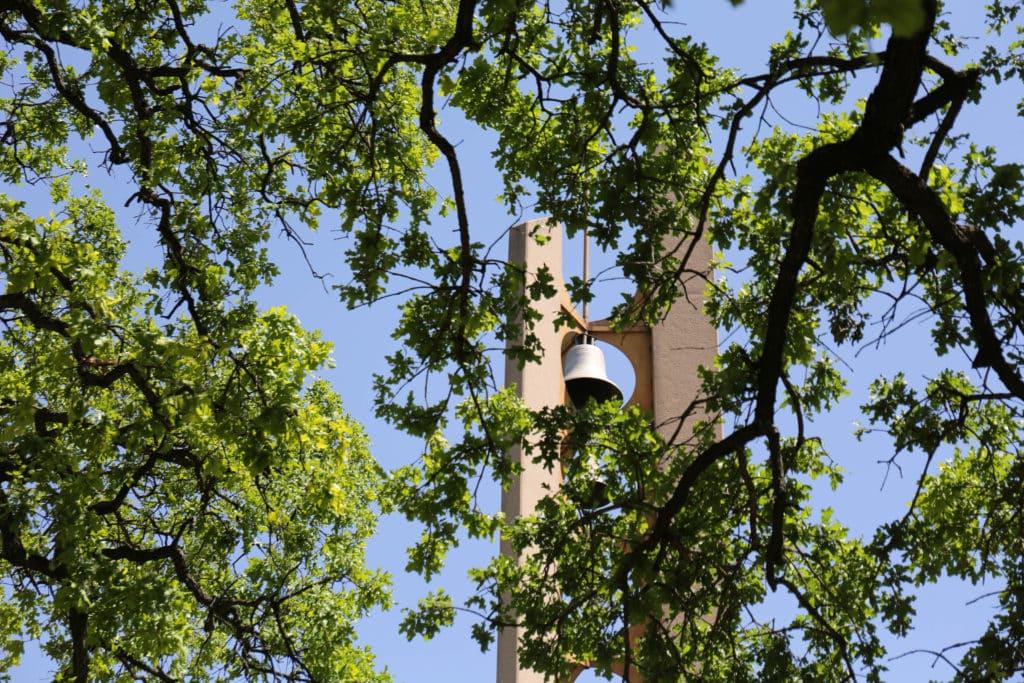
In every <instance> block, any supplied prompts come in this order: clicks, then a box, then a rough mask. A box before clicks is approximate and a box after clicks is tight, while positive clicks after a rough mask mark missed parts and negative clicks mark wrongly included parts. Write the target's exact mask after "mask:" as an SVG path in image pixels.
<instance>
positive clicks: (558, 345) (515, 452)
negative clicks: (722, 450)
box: [498, 219, 718, 683]
mask: <svg viewBox="0 0 1024 683" xmlns="http://www.w3.org/2000/svg"><path fill="white" fill-rule="evenodd" d="M538 234H539V235H541V236H542V237H543V238H545V239H541V240H538V239H536V235H538ZM669 246H675V245H669ZM680 246H681V249H685V248H687V246H688V245H686V244H683V245H680ZM508 256H509V262H510V263H515V264H520V265H522V266H523V268H524V269H525V272H526V284H527V285H529V283H530V280H531V278H532V277H533V276H534V274H535V273H536V272H537V271H538V269H539V268H540V267H541V266H547V268H548V270H549V272H550V274H551V275H552V277H553V278H554V285H555V290H556V293H555V296H553V297H552V298H550V299H544V300H542V301H538V302H536V303H535V304H534V307H535V309H536V311H537V312H538V313H540V314H541V319H540V320H539V321H538V322H537V323H536V326H535V328H534V333H535V334H536V335H537V336H538V338H539V339H540V342H541V345H542V347H543V353H542V355H541V359H540V362H539V363H529V364H527V365H525V366H524V367H523V368H520V367H518V365H517V363H516V362H515V361H514V360H511V359H509V360H506V362H505V385H506V386H509V385H515V386H516V388H517V393H518V394H519V396H520V398H521V399H522V400H523V402H524V403H525V405H526V406H527V407H529V408H530V409H532V410H538V409H541V408H545V407H549V406H555V405H560V404H563V403H566V402H567V396H566V390H565V383H564V381H563V374H562V370H563V368H562V359H563V356H564V354H565V352H566V350H567V349H568V347H569V346H570V344H571V343H572V337H573V336H574V335H575V334H577V333H579V332H581V331H583V330H584V329H585V328H586V327H589V331H590V334H591V335H592V336H594V337H595V338H596V339H599V340H601V341H603V342H606V343H608V344H611V345H612V346H614V347H616V348H618V349H619V350H620V351H622V352H623V353H624V354H625V355H626V357H627V358H628V359H629V361H630V363H631V364H632V366H633V372H634V374H635V376H636V385H635V388H634V390H633V395H632V396H631V397H628V398H627V401H626V404H627V405H638V406H640V408H642V409H643V410H644V411H646V412H647V413H648V414H650V416H651V420H652V423H653V424H654V425H655V426H656V427H657V429H658V431H659V432H660V433H661V435H662V436H663V437H664V438H665V439H666V440H667V441H670V442H671V440H672V439H675V440H676V441H677V442H678V441H682V440H684V439H686V437H687V436H688V435H689V433H690V431H691V424H690V423H691V421H692V420H694V419H697V418H698V417H699V416H691V417H690V418H689V419H688V420H684V418H683V415H684V413H685V412H686V409H687V407H688V406H689V405H690V403H691V402H692V401H693V399H694V398H695V397H696V396H697V392H698V390H699V389H700V378H699V377H698V374H697V368H698V367H699V366H701V365H703V366H706V367H711V366H712V363H713V362H714V358H715V354H716V353H717V350H718V335H717V333H716V331H715V328H714V327H713V326H712V325H711V322H710V321H709V320H708V319H707V316H705V315H704V312H703V304H704V286H705V283H706V282H707V278H710V277H711V272H710V270H711V265H710V264H711V247H710V245H708V244H707V243H706V242H704V241H700V242H699V243H698V244H696V245H694V249H693V253H692V255H691V258H690V262H689V264H688V268H687V269H688V270H689V271H691V272H694V271H695V272H696V273H698V274H699V275H692V276H691V277H689V278H686V279H685V280H684V282H683V283H682V285H683V288H684V289H683V291H684V296H681V297H680V300H679V301H678V302H677V303H676V305H675V306H673V307H672V309H671V310H670V311H669V313H668V315H667V316H666V317H665V319H664V320H662V321H661V322H660V323H659V324H657V325H654V326H646V325H644V326H638V327H634V328H630V329H627V330H623V331H618V332H616V331H613V330H612V329H611V327H610V325H609V324H608V323H607V321H603V320H599V321H596V322H592V323H590V324H589V326H587V325H585V321H584V320H583V319H582V317H581V316H580V315H579V314H578V313H577V312H576V309H575V307H574V306H573V304H572V301H571V300H570V298H569V294H568V292H567V291H566V289H565V282H564V279H563V277H562V231H561V228H560V227H559V226H557V225H553V224H549V223H548V221H547V220H546V219H539V220H533V221H527V222H525V223H521V224H520V225H517V226H515V227H514V228H512V230H511V232H510V236H509V254H508ZM560 314H568V315H569V316H570V317H571V318H572V319H574V320H576V323H577V326H578V327H577V329H566V328H565V327H562V328H561V329H559V330H556V329H555V325H554V321H555V319H556V318H557V317H558V316H559V315H560ZM681 422H682V424H681ZM509 456H510V457H511V458H512V459H513V460H514V461H516V462H521V463H522V466H523V469H522V474H521V475H520V476H519V478H518V480H517V481H515V482H514V483H513V484H512V486H511V487H509V489H508V490H507V491H505V492H504V495H503V496H502V506H501V507H502V511H503V512H504V513H505V517H506V519H514V518H516V517H519V516H521V515H529V514H531V513H532V512H533V511H534V509H535V507H536V505H537V502H538V501H540V500H541V498H543V497H544V496H545V495H549V494H550V492H551V491H557V490H558V488H559V487H560V485H561V478H560V473H559V472H557V468H555V469H554V470H553V471H549V470H546V469H545V468H544V467H543V466H542V465H539V464H537V463H532V462H529V461H526V462H523V461H522V450H521V448H519V447H515V448H513V449H512V450H511V451H510V453H509ZM501 552H502V553H508V554H511V553H513V552H514V550H513V549H512V548H511V546H510V545H509V544H508V543H507V542H506V541H504V540H503V541H502V544H501ZM518 640H519V632H518V629H517V628H514V627H507V628H505V629H503V630H502V631H501V632H500V633H499V634H498V683H543V682H544V677H543V676H542V675H541V674H539V673H537V672H535V671H531V670H529V669H525V668H523V667H521V666H520V664H519V658H518V654H517V651H516V650H517V643H518ZM585 668H586V667H585V666H581V667H580V670H579V671H578V672H577V673H576V676H578V675H579V672H580V671H582V670H584V669H585ZM573 678H575V676H574V677H573ZM631 680H635V677H631ZM557 683H571V681H558V682H557Z"/></svg>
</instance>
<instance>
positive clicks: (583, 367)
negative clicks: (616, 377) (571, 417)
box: [563, 333, 622, 408]
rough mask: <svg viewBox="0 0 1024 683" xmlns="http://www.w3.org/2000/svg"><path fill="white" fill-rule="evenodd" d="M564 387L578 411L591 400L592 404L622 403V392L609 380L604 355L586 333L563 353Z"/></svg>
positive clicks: (579, 336) (578, 336)
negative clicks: (595, 402) (601, 402)
mask: <svg viewBox="0 0 1024 683" xmlns="http://www.w3.org/2000/svg"><path fill="white" fill-rule="evenodd" d="M563 367H564V368H565V388H566V389H567V390H568V392H569V399H570V400H571V401H572V403H573V405H574V406H576V407H577V408H580V407H582V406H583V404H585V403H586V402H587V400H588V399H591V398H593V399H594V400H595V401H610V400H612V399H614V400H616V401H619V402H620V403H621V402H622V390H621V389H619V387H618V386H617V385H616V384H615V382H613V381H611V380H610V379H608V372H607V370H605V365H604V352H603V351H601V349H599V348H598V347H597V346H595V345H594V338H593V337H591V336H590V335H589V334H586V333H584V334H580V335H577V336H576V339H575V341H574V343H573V345H572V348H570V349H569V350H568V351H567V352H566V354H565V360H564V361H563Z"/></svg>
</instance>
